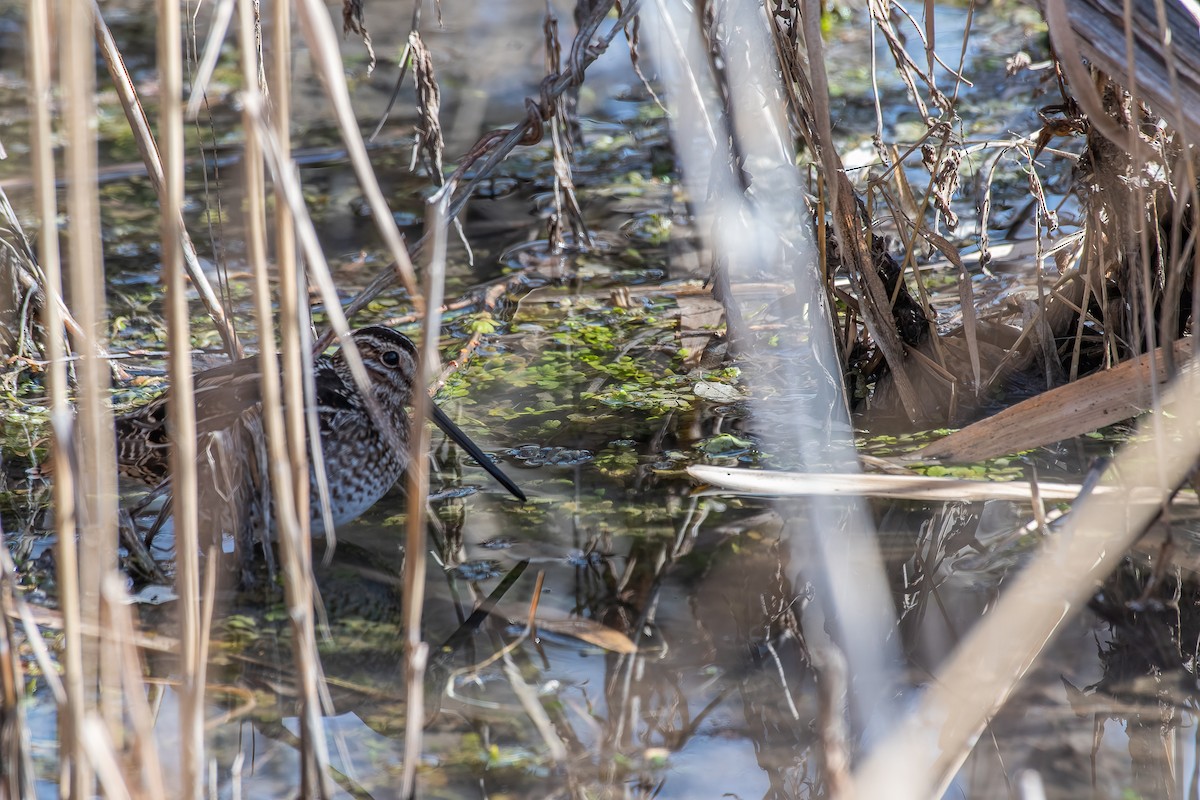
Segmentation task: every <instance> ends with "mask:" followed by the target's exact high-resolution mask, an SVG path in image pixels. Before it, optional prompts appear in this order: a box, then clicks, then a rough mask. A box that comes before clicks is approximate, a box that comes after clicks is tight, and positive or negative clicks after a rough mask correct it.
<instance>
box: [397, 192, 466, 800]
mask: <svg viewBox="0 0 1200 800" xmlns="http://www.w3.org/2000/svg"><path fill="white" fill-rule="evenodd" d="M453 191H454V182H453V181H450V182H448V183H447V184H446V185H444V186H443V187H442V188H441V189H440V190H438V192H437V193H436V194H434V195H433V197H431V198H430V199H429V204H428V206H427V210H426V214H425V220H426V225H427V227H428V229H429V232H430V234H431V236H432V243H433V247H432V248H431V249H430V254H429V271H428V274H427V275H426V276H425V281H426V283H425V298H426V300H428V305H427V306H426V314H425V324H424V327H423V328H422V331H421V357H420V361H419V363H418V365H417V372H416V375H415V385H414V386H413V387H412V398H413V399H412V403H413V416H412V419H413V424H412V430H411V433H410V434H409V440H408V470H407V477H406V481H407V484H406V488H407V494H408V518H407V520H406V522H405V526H406V527H405V533H406V535H405V544H404V598H403V600H402V607H403V609H404V654H405V677H406V683H407V687H408V706H407V712H406V718H405V723H404V772H403V774H402V776H401V779H400V796H401V797H404V798H411V797H415V796H416V788H417V764H418V762H419V761H420V759H421V740H422V730H423V728H424V725H425V705H424V700H425V691H424V689H425V664H426V662H427V661H428V658H429V645H428V644H427V643H426V642H425V641H423V640H422V638H421V616H422V613H423V611H424V607H425V506H426V504H427V502H428V500H429V426H428V425H426V424H425V422H424V421H425V418H426V417H428V416H429V410H430V408H431V407H432V405H433V401H432V400H430V399H429V392H428V391H426V387H428V386H429V382H430V380H432V379H433V377H434V376H435V375H437V369H438V361H439V355H438V342H439V341H440V338H441V325H442V313H441V309H442V303H443V300H444V296H445V288H446V287H445V276H446V236H447V229H448V227H449V224H450V222H449V219H448V218H447V214H446V207H447V204H448V203H449V200H450V195H451V193H452V192H453ZM481 463H482V462H481Z"/></svg>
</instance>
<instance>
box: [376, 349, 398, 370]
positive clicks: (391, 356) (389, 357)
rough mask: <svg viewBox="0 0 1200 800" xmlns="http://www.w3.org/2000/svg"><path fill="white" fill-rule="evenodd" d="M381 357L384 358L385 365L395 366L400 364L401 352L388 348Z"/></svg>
mask: <svg viewBox="0 0 1200 800" xmlns="http://www.w3.org/2000/svg"><path fill="white" fill-rule="evenodd" d="M380 358H381V359H382V360H383V363H384V365H385V366H388V367H395V366H398V365H399V364H400V354H399V353H397V352H396V351H395V350H388V351H387V352H386V353H384V354H383V355H382V356H380Z"/></svg>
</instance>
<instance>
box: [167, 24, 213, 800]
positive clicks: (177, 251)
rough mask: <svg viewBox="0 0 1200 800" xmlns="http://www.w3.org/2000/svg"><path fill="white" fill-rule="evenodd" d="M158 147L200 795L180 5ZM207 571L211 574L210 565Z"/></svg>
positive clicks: (189, 773)
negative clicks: (183, 231)
mask: <svg viewBox="0 0 1200 800" xmlns="http://www.w3.org/2000/svg"><path fill="white" fill-rule="evenodd" d="M158 14H159V18H158V70H159V86H160V88H161V97H160V100H159V103H160V108H159V114H160V119H159V136H158V140H159V144H160V146H161V148H162V156H163V190H162V193H161V194H160V198H161V199H160V203H161V206H162V219H161V225H162V270H163V276H164V282H165V283H166V306H167V331H168V334H167V335H168V339H167V342H168V347H169V351H170V352H169V371H170V376H171V397H170V401H169V406H168V419H169V421H170V425H171V441H172V447H171V451H170V467H171V500H172V514H173V517H174V522H175V587H176V588H175V592H176V594H177V595H178V596H179V601H178V606H179V615H180V639H181V645H182V652H181V654H180V655H181V662H180V668H181V675H180V681H181V686H180V689H179V695H180V714H179V726H180V728H179V737H180V745H181V747H182V755H181V758H180V766H181V769H182V774H181V775H180V782H179V785H180V792H181V793H182V797H184V798H199V797H201V796H202V795H203V792H204V788H203V781H204V761H205V759H204V669H203V665H202V663H201V662H202V651H203V648H204V645H205V643H203V642H201V641H200V636H201V628H202V627H203V623H202V621H201V612H202V609H201V608H200V530H199V510H200V509H199V505H200V504H199V496H198V489H197V481H198V474H197V468H196V457H197V444H196V397H195V387H194V385H193V381H192V356H191V325H190V315H189V313H188V303H187V283H186V281H185V278H184V267H183V248H182V246H181V243H180V235H179V223H180V220H182V219H183V192H184V187H183V166H184V163H183V162H184V143H183V105H182V104H183V71H182V70H183V52H182V50H183V48H182V45H181V42H180V31H181V30H182V28H181V22H182V20H181V17H180V13H179V4H178V3H176V2H172V0H161V2H159V3H158ZM209 568H210V569H213V568H215V566H214V565H210V567H209Z"/></svg>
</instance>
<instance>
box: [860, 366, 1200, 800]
mask: <svg viewBox="0 0 1200 800" xmlns="http://www.w3.org/2000/svg"><path fill="white" fill-rule="evenodd" d="M1197 392H1200V371H1197V370H1196V369H1195V368H1194V367H1189V368H1188V369H1186V370H1185V371H1184V374H1183V375H1181V376H1180V378H1179V379H1178V380H1177V381H1176V383H1175V384H1174V385H1172V386H1171V387H1170V389H1169V390H1168V391H1167V392H1166V394H1165V395H1164V403H1163V405H1164V407H1165V408H1168V409H1170V411H1171V414H1170V415H1166V414H1158V413H1156V414H1154V415H1153V416H1152V417H1151V418H1149V419H1148V420H1146V421H1144V422H1143V423H1142V424H1141V425H1140V426H1139V433H1140V434H1144V435H1148V436H1147V438H1144V439H1142V440H1140V441H1139V437H1134V439H1133V440H1132V441H1131V443H1130V444H1128V445H1126V446H1125V447H1124V448H1123V449H1122V450H1121V451H1120V453H1118V454H1117V457H1116V458H1115V459H1114V460H1113V463H1112V466H1111V467H1110V468H1109V469H1108V471H1107V472H1106V473H1105V477H1104V478H1103V480H1102V482H1101V484H1100V487H1099V489H1106V488H1107V489H1109V491H1099V490H1098V491H1096V492H1094V493H1093V494H1091V495H1089V496H1088V497H1087V498H1086V499H1085V500H1084V501H1082V502H1081V503H1080V504H1079V505H1078V506H1077V507H1076V508H1075V510H1074V511H1073V512H1072V514H1071V517H1070V519H1071V522H1069V523H1068V524H1067V526H1066V528H1065V529H1064V530H1063V531H1062V532H1060V533H1059V534H1058V535H1057V536H1056V537H1055V538H1054V540H1053V541H1051V542H1049V543H1048V544H1047V546H1046V547H1045V549H1044V550H1043V551H1042V552H1041V553H1039V554H1038V555H1037V557H1036V558H1035V560H1034V562H1033V563H1032V564H1030V565H1029V566H1028V567H1026V568H1025V570H1024V571H1023V572H1022V573H1021V574H1020V575H1019V576H1018V577H1017V579H1016V581H1015V582H1014V583H1013V584H1012V585H1010V586H1008V587H1007V588H1006V589H1005V591H1004V594H1003V595H1002V596H1001V598H1000V602H999V603H997V604H996V606H995V607H994V608H993V609H992V610H991V612H990V613H989V614H988V615H987V616H986V617H985V618H984V619H983V620H982V621H981V622H980V623H979V624H977V625H976V626H975V628H974V629H972V631H971V633H970V635H969V636H968V637H967V638H966V639H965V640H964V641H963V642H962V643H961V644H960V645H959V647H958V648H957V649H956V650H955V652H954V653H953V654H952V655H951V657H950V658H949V659H948V660H947V661H946V663H945V664H944V665H943V666H942V667H941V669H939V670H938V673H937V675H936V676H934V679H933V680H932V681H931V683H930V686H929V688H928V689H927V691H926V692H925V694H924V695H923V696H922V698H921V701H920V703H919V704H918V705H917V707H916V708H915V709H914V710H913V711H912V713H911V714H910V715H909V716H908V717H907V718H906V719H905V720H903V722H902V724H901V725H900V726H899V728H898V729H897V730H895V731H894V732H893V733H892V734H891V735H890V736H889V737H888V738H887V739H885V740H884V741H883V742H881V743H880V746H879V747H878V748H877V749H876V750H875V752H874V753H873V754H872V755H871V756H870V758H869V759H868V760H867V762H866V763H865V764H863V766H862V767H861V768H860V769H859V770H858V772H857V773H856V774H855V794H854V796H857V797H864V798H865V797H883V796H887V797H892V798H897V799H898V800H904V799H905V798H913V800H916V798H925V797H939V796H941V795H942V793H943V792H944V791H945V789H946V787H947V785H948V782H949V781H950V779H951V778H953V776H954V774H955V772H956V771H957V769H958V768H959V766H961V764H962V762H963V761H964V760H965V759H966V757H967V755H968V754H969V753H970V752H971V749H972V747H973V746H974V743H975V742H976V740H977V739H978V735H979V734H980V733H981V732H982V730H983V728H984V726H985V725H986V724H987V723H988V721H989V720H990V719H991V718H992V716H993V715H994V714H995V713H996V711H997V710H998V709H999V708H1000V706H1001V705H1003V703H1004V701H1005V700H1006V699H1007V698H1008V696H1009V695H1010V694H1011V692H1012V690H1013V689H1014V688H1015V687H1016V685H1017V684H1018V683H1019V682H1020V680H1021V678H1022V677H1023V676H1024V675H1025V673H1026V672H1027V671H1028V670H1029V668H1030V667H1031V666H1032V665H1033V662H1034V661H1035V660H1036V658H1037V656H1038V654H1039V653H1040V652H1041V651H1042V650H1043V649H1044V648H1045V647H1046V645H1047V644H1048V643H1049V642H1050V640H1051V638H1052V637H1053V635H1054V632H1055V631H1056V630H1057V629H1058V628H1059V627H1061V625H1062V624H1063V623H1064V622H1065V621H1066V620H1067V619H1068V618H1069V617H1070V616H1072V615H1074V614H1076V613H1078V612H1079V611H1080V610H1082V609H1083V607H1084V605H1085V603H1086V601H1087V598H1088V597H1089V596H1090V594H1091V593H1092V591H1093V590H1094V587H1095V586H1096V584H1097V583H1098V582H1099V581H1102V580H1104V578H1105V577H1106V576H1107V575H1108V574H1109V573H1110V572H1111V571H1112V570H1113V569H1114V568H1115V567H1116V566H1117V565H1118V564H1119V563H1120V560H1121V559H1122V558H1123V556H1124V554H1125V551H1126V550H1127V548H1128V547H1129V546H1130V545H1131V544H1132V543H1133V542H1134V541H1135V540H1136V539H1137V537H1138V536H1140V535H1141V533H1142V531H1144V530H1145V529H1146V527H1147V526H1148V525H1149V524H1150V523H1151V522H1152V521H1153V519H1154V518H1155V517H1156V516H1157V515H1158V514H1159V513H1160V512H1161V511H1162V508H1163V505H1164V504H1165V503H1166V502H1167V501H1168V500H1169V498H1170V497H1171V494H1172V492H1173V491H1174V490H1175V487H1177V486H1178V485H1179V484H1180V483H1181V482H1182V481H1183V480H1184V478H1185V477H1186V475H1187V473H1188V471H1189V470H1190V469H1191V468H1192V466H1193V465H1194V464H1195V462H1196V457H1197V455H1198V454H1200V404H1197V403H1196V402H1194V398H1195V397H1196V394H1197ZM1117 476H1123V477H1122V478H1118V477H1117ZM1114 490H1115V491H1114ZM1135 493H1136V497H1137V498H1138V499H1137V500H1136V501H1134V500H1131V498H1133V497H1134V496H1135Z"/></svg>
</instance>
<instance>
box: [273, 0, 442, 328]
mask: <svg viewBox="0 0 1200 800" xmlns="http://www.w3.org/2000/svg"><path fill="white" fill-rule="evenodd" d="M296 9H297V12H298V16H299V18H300V25H301V27H302V28H303V29H304V38H305V39H306V40H307V41H308V47H309V50H310V52H311V54H312V57H313V60H314V62H315V66H316V68H317V72H318V74H320V76H321V83H322V85H323V86H324V87H325V92H326V94H328V95H329V102H330V104H331V105H332V106H333V112H334V117H335V119H337V123H338V128H339V129H340V130H341V134H342V141H343V142H344V143H345V144H346V152H347V153H348V154H349V156H350V163H351V165H352V166H353V167H354V173H355V175H357V176H358V184H359V186H360V187H361V188H362V191H363V196H364V197H365V198H366V201H367V205H369V206H370V207H371V218H372V219H373V220H374V221H375V227H376V228H377V229H378V230H379V235H380V236H381V237H382V238H383V241H384V242H385V243H386V244H387V247H388V250H389V251H390V252H391V255H392V259H393V260H394V261H395V263H396V269H397V270H398V271H399V273H400V279H401V281H402V282H403V283H404V288H405V289H406V290H407V291H408V294H409V297H411V298H412V301H413V305H414V306H415V307H416V309H417V311H418V312H420V311H422V310H423V309H422V298H421V294H420V292H419V291H418V290H417V276H416V271H415V270H414V269H413V264H412V260H411V259H410V258H409V255H408V248H407V247H406V246H405V244H404V237H403V236H401V234H400V229H399V228H398V227H397V225H396V219H395V217H393V216H392V212H391V209H389V208H388V204H387V200H386V199H385V198H384V196H383V190H382V189H380V188H379V181H378V179H376V177H375V171H374V169H373V168H372V166H371V159H370V157H369V156H368V155H367V145H366V143H365V142H364V141H363V137H362V131H360V130H359V128H358V120H357V119H356V118H355V116H354V106H353V104H352V103H351V102H350V90H349V89H348V88H347V87H346V71H345V67H344V66H343V64H342V55H341V48H340V47H339V46H338V40H337V34H335V33H334V31H333V24H332V23H331V22H330V21H329V12H328V11H327V10H326V8H325V5H324V3H322V2H320V0H299V2H297V3H296Z"/></svg>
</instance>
